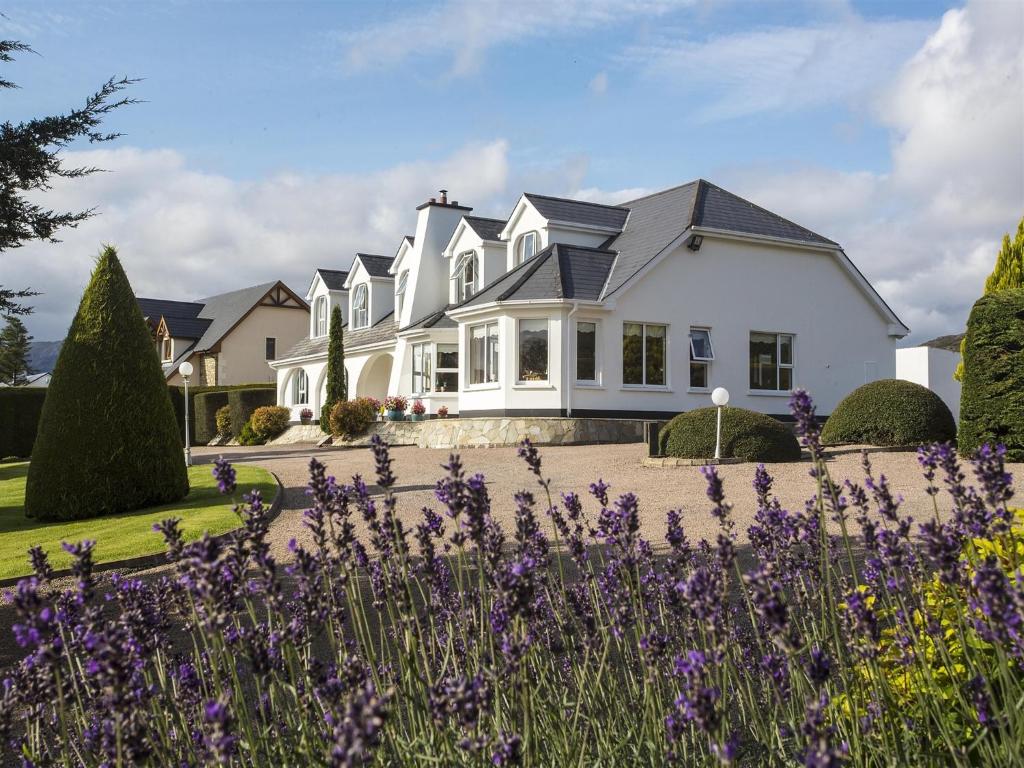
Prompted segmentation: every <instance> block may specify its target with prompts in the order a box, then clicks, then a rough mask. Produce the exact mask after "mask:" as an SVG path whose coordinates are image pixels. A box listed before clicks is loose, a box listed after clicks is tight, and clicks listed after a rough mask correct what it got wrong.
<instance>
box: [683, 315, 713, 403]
mask: <svg viewBox="0 0 1024 768" xmlns="http://www.w3.org/2000/svg"><path fill="white" fill-rule="evenodd" d="M694 331H703V332H704V333H706V334H707V335H708V351H709V352H710V355H707V356H704V357H701V356H698V355H697V350H696V349H695V347H694V346H693V332H694ZM688 341H689V344H688V345H687V346H689V351H690V359H689V365H687V367H686V379H687V389H688V390H689V391H690V392H709V391H711V364H712V363H713V362H714V361H715V343H714V341H713V340H712V339H711V326H709V325H691V326H690V332H689V336H688ZM695 365H699V366H703V368H704V381H705V382H707V383H706V384H705V385H704V386H703V387H698V386H696V385H694V383H693V379H692V378H691V375H692V370H693V367H694V366H695Z"/></svg>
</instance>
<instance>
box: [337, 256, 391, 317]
mask: <svg viewBox="0 0 1024 768" xmlns="http://www.w3.org/2000/svg"><path fill="white" fill-rule="evenodd" d="M392 262H394V259H393V258H392V257H391V256H378V255H376V254H372V253H357V254H356V257H355V259H353V260H352V269H350V270H349V273H348V277H347V278H346V279H345V290H347V291H348V305H349V315H348V320H349V322H348V327H349V329H351V330H353V331H358V330H361V329H363V328H370V327H371V326H374V325H376V324H377V323H379V322H380V321H381V320H382V319H383V318H385V317H387V316H388V315H390V314H391V313H392V312H393V311H394V309H395V293H394V291H395V287H394V284H395V278H394V277H393V276H392V275H391V273H390V271H389V270H390V268H391V265H392Z"/></svg>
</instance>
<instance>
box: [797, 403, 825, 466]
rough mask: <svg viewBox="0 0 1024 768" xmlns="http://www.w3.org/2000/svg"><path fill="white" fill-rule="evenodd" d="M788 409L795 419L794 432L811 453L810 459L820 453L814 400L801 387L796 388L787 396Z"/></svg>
mask: <svg viewBox="0 0 1024 768" xmlns="http://www.w3.org/2000/svg"><path fill="white" fill-rule="evenodd" d="M789 410H790V412H791V413H792V414H793V418H794V419H796V434H797V437H799V438H800V444H801V445H802V446H804V447H805V448H807V450H808V451H810V453H811V458H812V459H817V458H818V457H819V456H820V455H821V427H819V426H818V420H817V417H816V416H815V408H814V401H812V400H811V396H810V395H809V394H807V392H806V391H805V390H803V389H796V390H794V391H793V395H792V396H791V397H790V398H789Z"/></svg>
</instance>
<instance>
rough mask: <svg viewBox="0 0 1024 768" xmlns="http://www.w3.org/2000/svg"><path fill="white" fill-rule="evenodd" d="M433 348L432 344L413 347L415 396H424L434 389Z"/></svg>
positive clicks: (414, 345) (413, 385)
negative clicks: (432, 371)
mask: <svg viewBox="0 0 1024 768" xmlns="http://www.w3.org/2000/svg"><path fill="white" fill-rule="evenodd" d="M432 346H433V345H431V344H413V345H412V391H413V393H414V394H423V393H426V392H430V391H431V390H432V389H433V377H432V373H431V370H432V367H433V366H432V365H431V358H432V357H433V352H432Z"/></svg>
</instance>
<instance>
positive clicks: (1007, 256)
mask: <svg viewBox="0 0 1024 768" xmlns="http://www.w3.org/2000/svg"><path fill="white" fill-rule="evenodd" d="M1017 288H1024V217H1021V220H1020V223H1019V224H1017V234H1016V235H1014V237H1013V240H1011V239H1010V235H1009V234H1004V235H1003V245H1002V247H1001V248H1000V249H999V253H998V254H996V265H995V267H993V269H992V274H991V275H989V276H988V278H987V279H986V280H985V292H984V293H983V294H982V296H987V295H989V294H990V293H998V292H1000V291H1011V290H1014V289H1017ZM966 344H967V337H966V336H965V337H964V338H963V340H961V342H960V362H959V363H958V364H957V366H956V371H954V372H953V378H954V379H956V380H957V381H963V379H964V359H963V358H964V349H965V347H966Z"/></svg>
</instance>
